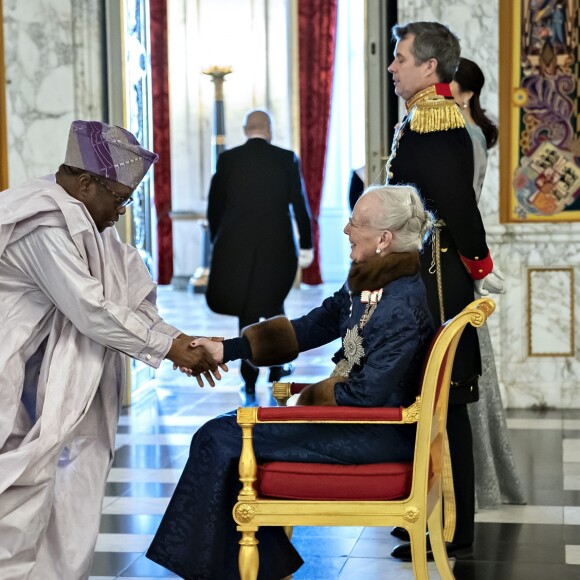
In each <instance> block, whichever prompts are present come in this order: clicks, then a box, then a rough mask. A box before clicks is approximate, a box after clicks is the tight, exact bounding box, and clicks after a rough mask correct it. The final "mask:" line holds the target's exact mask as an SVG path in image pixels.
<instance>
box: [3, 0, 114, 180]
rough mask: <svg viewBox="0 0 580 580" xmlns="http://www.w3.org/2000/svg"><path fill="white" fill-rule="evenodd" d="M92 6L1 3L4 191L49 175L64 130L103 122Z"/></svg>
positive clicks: (91, 2)
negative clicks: (86, 121)
mask: <svg viewBox="0 0 580 580" xmlns="http://www.w3.org/2000/svg"><path fill="white" fill-rule="evenodd" d="M101 9H102V7H101V2H99V1H98V0H4V1H3V11H4V23H3V25H4V42H5V47H4V51H5V64H6V108H7V119H6V121H7V130H8V151H9V158H8V166H9V176H10V184H11V185H15V184H18V183H20V182H21V181H24V180H25V179H27V178H30V177H33V176H37V175H44V174H47V173H51V172H54V171H55V170H56V168H58V166H59V164H60V163H62V160H63V158H64V152H65V148H66V140H67V136H68V130H69V127H70V123H71V121H72V120H73V119H75V118H83V117H84V118H90V117H94V118H101V117H102V110H103V106H102V96H101V87H102V68H101V58H102V56H101V55H102V53H103V51H102V46H101V44H100V43H101V36H100V34H101V32H100V28H99V26H98V23H99V18H100V11H101Z"/></svg>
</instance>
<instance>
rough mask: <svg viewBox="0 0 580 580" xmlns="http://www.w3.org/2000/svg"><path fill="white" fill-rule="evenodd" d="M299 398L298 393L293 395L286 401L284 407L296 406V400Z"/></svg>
mask: <svg viewBox="0 0 580 580" xmlns="http://www.w3.org/2000/svg"><path fill="white" fill-rule="evenodd" d="M299 398H300V393H296V394H295V395H292V396H291V397H290V398H289V399H288V400H287V401H286V406H287V407H294V406H295V405H296V403H297V402H298V399H299Z"/></svg>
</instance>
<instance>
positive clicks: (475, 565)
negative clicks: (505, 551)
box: [453, 560, 579, 580]
mask: <svg viewBox="0 0 580 580" xmlns="http://www.w3.org/2000/svg"><path fill="white" fill-rule="evenodd" d="M578 568H579V567H578V566H567V565H565V564H538V563H531V562H530V563H526V562H512V563H508V562H481V561H478V560H458V561H457V562H456V563H455V566H454V567H453V574H454V575H455V579H456V580H578V577H579V570H578Z"/></svg>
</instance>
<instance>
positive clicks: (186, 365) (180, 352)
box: [166, 334, 228, 387]
mask: <svg viewBox="0 0 580 580" xmlns="http://www.w3.org/2000/svg"><path fill="white" fill-rule="evenodd" d="M194 340H195V337H192V336H188V335H186V334H180V335H179V336H178V337H177V338H175V339H174V340H173V343H172V345H171V348H170V349H169V352H168V353H167V356H166V358H168V359H169V360H170V361H172V362H173V368H177V367H180V368H182V369H188V371H189V372H187V373H186V374H188V376H192V375H194V376H195V378H196V379H197V383H198V384H199V386H200V387H203V380H202V375H203V376H205V379H206V381H207V382H208V384H210V385H211V386H212V387H214V386H215V381H214V378H215V379H217V380H218V381H219V380H221V375H220V372H219V368H218V365H217V363H216V361H215V360H214V358H213V357H212V355H211V354H210V353H209V352H208V351H207V350H206V349H204V348H195V347H193V346H192V345H191V342H192V341H194ZM220 366H221V367H222V369H223V370H225V371H227V370H228V369H227V367H226V366H225V365H220Z"/></svg>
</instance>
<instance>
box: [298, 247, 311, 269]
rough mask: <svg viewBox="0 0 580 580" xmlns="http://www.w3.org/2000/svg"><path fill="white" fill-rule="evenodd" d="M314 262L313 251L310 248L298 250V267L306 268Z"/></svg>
mask: <svg viewBox="0 0 580 580" xmlns="http://www.w3.org/2000/svg"><path fill="white" fill-rule="evenodd" d="M313 261H314V249H313V248H310V249H309V250H300V253H299V254H298V265H299V266H300V267H301V268H308V266H310V264H312V262H313Z"/></svg>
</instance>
